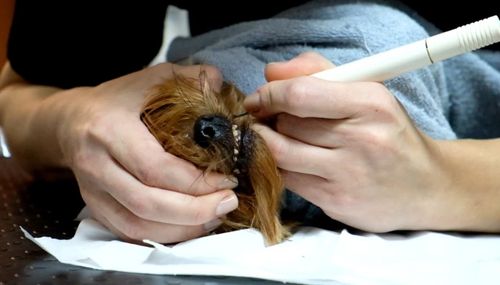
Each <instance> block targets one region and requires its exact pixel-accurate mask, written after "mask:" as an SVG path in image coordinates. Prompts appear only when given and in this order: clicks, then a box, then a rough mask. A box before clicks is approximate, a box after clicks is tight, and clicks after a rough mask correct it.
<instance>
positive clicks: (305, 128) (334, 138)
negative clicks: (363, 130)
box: [276, 114, 352, 148]
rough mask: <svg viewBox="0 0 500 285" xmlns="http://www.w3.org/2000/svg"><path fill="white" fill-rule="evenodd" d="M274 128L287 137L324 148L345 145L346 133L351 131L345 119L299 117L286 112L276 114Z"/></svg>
mask: <svg viewBox="0 0 500 285" xmlns="http://www.w3.org/2000/svg"><path fill="white" fill-rule="evenodd" d="M276 130H277V131H278V132H279V133H281V134H284V135H286V136H287V137H291V138H294V139H296V140H299V141H301V142H304V143H307V144H310V145H315V146H319V147H324V148H334V147H339V146H343V145H345V144H346V143H348V142H346V134H347V133H348V132H349V131H351V132H352V130H351V127H350V126H348V122H346V121H345V120H330V119H319V118H299V117H296V116H292V115H288V114H279V115H278V116H277V118H276Z"/></svg>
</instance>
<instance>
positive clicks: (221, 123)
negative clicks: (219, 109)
mask: <svg viewBox="0 0 500 285" xmlns="http://www.w3.org/2000/svg"><path fill="white" fill-rule="evenodd" d="M231 139H232V132H231V122H230V121H229V120H228V119H226V118H224V117H222V116H218V115H207V116H201V117H199V118H198V119H197V120H196V122H195V123H194V141H195V142H196V143H197V144H198V145H199V146H201V147H208V146H209V145H210V143H222V144H225V142H226V141H228V140H231Z"/></svg>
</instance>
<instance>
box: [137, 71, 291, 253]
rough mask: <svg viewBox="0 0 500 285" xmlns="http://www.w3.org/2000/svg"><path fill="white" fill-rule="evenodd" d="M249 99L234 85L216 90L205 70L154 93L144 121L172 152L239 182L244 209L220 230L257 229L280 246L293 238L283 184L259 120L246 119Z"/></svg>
mask: <svg viewBox="0 0 500 285" xmlns="http://www.w3.org/2000/svg"><path fill="white" fill-rule="evenodd" d="M243 99H244V95H243V94H242V93H241V92H239V91H238V90H237V89H236V88H234V87H233V86H231V85H228V84H224V85H223V86H222V89H221V91H220V92H216V91H215V90H213V89H212V88H211V87H210V84H209V81H208V79H207V76H206V74H205V73H204V72H201V73H200V76H199V78H186V77H181V76H175V77H174V78H173V79H171V80H167V81H166V82H165V83H164V84H162V85H160V86H158V87H156V88H155V89H154V90H152V92H151V94H150V95H149V96H148V97H147V100H146V104H145V105H144V108H143V111H142V113H141V119H142V121H143V122H144V123H145V124H146V126H147V127H148V128H149V130H150V131H151V133H152V134H153V135H154V136H155V137H156V138H157V140H158V141H159V142H160V143H161V144H162V146H163V147H164V149H165V150H166V151H167V152H169V153H171V154H173V155H176V156H178V157H181V158H183V159H185V160H188V161H190V162H192V163H193V164H195V165H196V166H198V167H199V168H200V169H203V170H205V171H217V172H221V173H223V174H226V175H233V176H235V177H236V178H237V179H238V187H237V188H236V189H235V192H236V194H237V196H238V201H239V206H238V209H236V210H235V211H233V212H231V213H229V214H228V215H227V217H226V218H225V219H224V223H223V225H222V226H221V228H220V229H219V230H220V231H228V230H233V229H240V228H247V227H255V228H257V229H259V230H260V231H261V232H262V233H263V235H264V237H265V238H266V240H267V242H268V243H270V244H274V243H277V242H280V241H281V240H282V239H283V238H284V237H285V236H286V234H287V231H286V230H285V229H284V228H283V226H282V225H281V223H280V220H279V210H280V209H279V208H280V201H281V195H282V191H283V183H282V180H281V177H280V175H279V172H278V170H277V166H276V163H275V161H274V159H273V158H272V156H271V153H270V152H269V149H268V148H267V146H266V144H265V142H264V140H263V139H262V138H261V137H260V136H259V135H258V134H257V133H256V132H255V131H253V130H252V129H251V128H250V126H251V125H252V123H254V119H253V118H252V117H251V116H250V115H245V109H244V108H243V104H242V103H243ZM200 179H203V178H202V177H200Z"/></svg>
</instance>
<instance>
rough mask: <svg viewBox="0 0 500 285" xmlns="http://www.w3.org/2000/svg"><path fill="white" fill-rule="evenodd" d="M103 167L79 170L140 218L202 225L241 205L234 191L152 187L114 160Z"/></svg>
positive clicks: (102, 164) (102, 162) (109, 160)
mask: <svg viewBox="0 0 500 285" xmlns="http://www.w3.org/2000/svg"><path fill="white" fill-rule="evenodd" d="M99 166H100V167H99V169H85V170H83V171H86V172H87V173H81V171H82V170H80V172H79V173H78V175H79V176H82V177H92V179H93V181H92V182H93V184H91V186H90V187H96V186H98V187H100V188H101V189H105V190H106V191H107V192H108V193H109V194H110V195H111V196H112V197H113V198H114V199H115V200H117V201H118V202H119V203H120V204H121V205H123V206H124V207H125V208H127V209H128V210H129V211H130V212H132V213H133V214H134V215H136V216H138V217H139V218H142V219H145V220H150V221H156V222H160V223H168V224H176V225H201V224H204V223H207V222H209V221H212V220H214V219H215V218H217V217H220V216H222V215H224V214H226V213H228V212H230V211H232V210H234V209H236V208H237V207H238V199H237V197H236V195H235V194H234V192H233V191H231V190H220V191H217V192H214V193H210V194H206V195H201V196H192V195H187V194H184V193H179V192H175V191H168V190H164V189H159V188H155V187H149V186H146V185H144V184H142V183H141V182H140V181H138V180H137V179H135V178H134V177H133V176H131V175H130V174H129V173H128V172H127V171H125V170H124V169H123V168H121V167H120V166H119V165H117V164H116V163H115V162H114V161H113V160H111V159H107V160H105V159H101V161H100V163H99Z"/></svg>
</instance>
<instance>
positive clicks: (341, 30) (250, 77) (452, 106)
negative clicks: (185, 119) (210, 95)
mask: <svg viewBox="0 0 500 285" xmlns="http://www.w3.org/2000/svg"><path fill="white" fill-rule="evenodd" d="M478 20H479V19H478ZM464 24H467V23H464ZM438 32H440V31H438V30H437V29H436V28H435V27H433V26H432V25H431V24H430V23H428V22H426V21H425V20H423V19H421V18H420V17H418V15H416V14H415V13H414V12H412V11H411V10H409V9H407V8H406V7H404V6H403V5H401V4H398V3H397V2H382V1H365V2H360V1H333V0H331V1H312V2H310V3H308V4H305V5H303V6H300V7H297V8H293V9H290V10H287V11H284V12H282V13H280V14H278V15H276V16H275V17H273V18H270V19H264V20H259V21H253V22H245V23H240V24H237V25H233V26H229V27H227V28H224V29H220V30H216V31H212V32H209V33H206V34H203V35H200V36H197V37H193V38H178V39H176V40H174V42H173V43H172V45H171V46H170V49H169V53H168V55H167V60H168V61H174V62H175V61H179V60H184V59H186V58H190V60H191V61H194V62H195V63H204V64H212V65H215V66H217V67H218V68H220V70H221V71H222V73H223V75H224V77H225V80H226V81H228V82H231V83H233V84H235V85H236V86H237V87H238V88H240V89H241V90H242V91H243V92H244V93H247V94H249V93H252V92H254V91H255V90H256V89H257V87H259V86H260V85H263V84H264V83H265V79H264V75H263V70H264V66H265V64H266V63H268V62H274V61H283V60H288V59H291V58H292V57H294V56H296V55H298V54H299V53H301V52H305V51H311V50H314V51H317V52H319V53H321V54H323V55H324V56H325V57H327V58H328V59H330V60H331V61H332V62H333V63H335V64H336V65H341V64H343V63H346V62H349V61H352V60H355V59H358V58H362V57H366V56H369V55H372V54H375V53H378V52H381V51H384V50H387V49H390V48H393V47H397V46H400V45H403V44H406V43H410V42H413V41H417V40H420V39H423V38H425V37H428V36H429V35H432V34H435V33H438ZM499 63H500V53H495V52H489V53H488V52H483V51H481V52H475V53H470V54H465V55H461V56H458V57H455V58H452V59H449V60H446V61H444V62H441V63H437V64H434V65H432V66H428V67H426V68H423V69H420V70H417V71H413V72H410V73H407V74H404V75H401V76H398V77H397V78H394V79H391V80H388V81H386V82H385V84H386V86H387V87H388V88H389V89H390V90H391V91H392V93H393V94H394V95H395V96H396V97H397V99H398V100H399V101H400V102H401V103H402V105H403V106H404V107H405V109H406V110H407V111H408V114H409V116H410V117H411V118H412V119H413V120H414V122H415V124H416V125H417V126H418V127H419V128H420V129H421V130H422V131H423V132H425V133H427V134H428V135H430V136H431V137H433V138H436V139H456V138H465V137H467V138H492V137H500V72H499V70H500V64H499ZM286 200H287V201H288V202H287V207H288V208H289V209H291V210H292V212H297V213H298V212H301V213H302V214H304V215H306V216H308V217H310V218H314V216H315V215H316V214H317V213H319V212H318V210H317V209H314V207H310V209H309V210H307V211H305V212H304V211H302V210H304V208H301V209H302V210H301V209H299V208H300V207H302V206H300V205H303V202H300V201H299V200H300V199H298V198H297V197H294V196H291V195H289V196H287V199H286ZM309 206H310V205H309ZM309 206H308V207H309Z"/></svg>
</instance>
